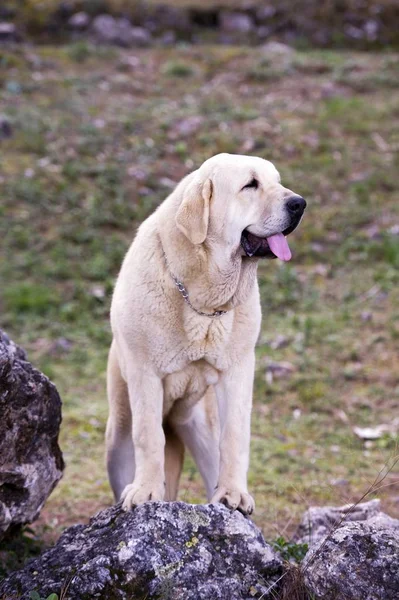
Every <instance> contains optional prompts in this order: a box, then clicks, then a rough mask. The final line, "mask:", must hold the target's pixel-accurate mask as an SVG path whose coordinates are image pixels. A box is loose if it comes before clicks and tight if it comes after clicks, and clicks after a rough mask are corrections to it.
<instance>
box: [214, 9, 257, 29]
mask: <svg viewBox="0 0 399 600" xmlns="http://www.w3.org/2000/svg"><path fill="white" fill-rule="evenodd" d="M219 19H220V28H221V30H222V31H223V32H225V33H250V32H251V31H253V30H254V27H255V23H254V20H253V18H252V17H251V16H250V15H247V14H245V13H241V12H229V11H221V12H220V16H219Z"/></svg>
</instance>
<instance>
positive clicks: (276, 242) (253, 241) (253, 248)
mask: <svg viewBox="0 0 399 600" xmlns="http://www.w3.org/2000/svg"><path fill="white" fill-rule="evenodd" d="M297 225H298V223H296V224H295V225H291V226H290V227H287V229H284V231H282V232H281V233H275V234H274V235H270V236H268V237H258V236H257V235H254V234H253V233H251V232H250V231H248V229H244V231H243V232H242V234H241V246H242V248H243V250H244V252H245V254H246V255H247V256H250V257H252V256H256V257H259V258H280V259H281V260H285V261H288V260H290V259H291V250H290V247H289V245H288V242H287V239H286V236H287V235H289V234H290V233H292V232H293V231H294V229H295V228H296V227H297Z"/></svg>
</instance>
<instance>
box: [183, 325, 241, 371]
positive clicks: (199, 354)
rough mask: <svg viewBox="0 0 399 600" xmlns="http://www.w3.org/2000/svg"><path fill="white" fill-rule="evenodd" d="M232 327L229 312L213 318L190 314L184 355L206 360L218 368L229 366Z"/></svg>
mask: <svg viewBox="0 0 399 600" xmlns="http://www.w3.org/2000/svg"><path fill="white" fill-rule="evenodd" d="M232 327H233V318H232V315H229V314H227V315H224V316H222V317H219V318H217V317H216V318H212V319H211V318H209V317H199V318H198V316H197V315H195V314H188V315H187V316H186V319H185V321H184V335H183V338H184V342H183V347H184V350H183V355H185V358H186V360H187V361H188V362H195V361H199V360H205V361H206V362H208V363H209V364H211V365H212V366H214V367H216V368H217V369H220V370H223V369H225V368H227V366H228V362H229V341H230V340H231V337H232Z"/></svg>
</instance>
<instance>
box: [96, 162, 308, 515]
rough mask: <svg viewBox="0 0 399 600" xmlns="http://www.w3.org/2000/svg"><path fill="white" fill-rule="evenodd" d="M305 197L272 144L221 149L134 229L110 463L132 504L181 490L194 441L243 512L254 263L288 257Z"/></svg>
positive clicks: (220, 489) (116, 342)
mask: <svg viewBox="0 0 399 600" xmlns="http://www.w3.org/2000/svg"><path fill="white" fill-rule="evenodd" d="M305 207H306V202H305V200H304V199H303V198H302V197H301V196H299V195H298V194H295V193H294V192H292V191H291V190H289V189H287V188H285V187H283V186H282V185H281V183H280V176H279V173H278V171H277V170H276V168H275V166H274V165H273V164H272V163H271V162H269V161H267V160H264V159H262V158H258V157H249V156H241V155H233V154H218V155H216V156H213V157H212V158H210V159H208V160H207V161H205V162H204V163H203V164H202V166H201V167H200V168H199V169H198V170H196V171H194V172H192V173H190V174H189V175H187V176H186V177H185V178H184V179H183V180H182V181H181V182H180V183H179V184H178V185H177V187H176V188H175V190H174V191H173V192H172V193H171V194H170V195H169V196H168V197H167V198H166V200H165V201H164V202H162V204H161V205H160V206H159V207H158V208H157V210H156V211H155V212H154V213H153V214H152V215H151V216H150V217H148V218H147V219H146V220H145V221H144V222H143V223H142V225H141V226H140V227H139V229H138V231H137V235H136V237H135V239H134V241H133V243H132V245H131V246H130V249H129V250H128V252H127V255H126V257H125V259H124V262H123V264H122V267H121V271H120V273H119V277H118V279H117V282H116V285H115V291H114V295H113V300H112V305H111V326H112V332H113V341H112V345H111V348H110V352H109V360H108V369H107V390H108V399H109V418H108V422H107V429H106V446H107V468H108V475H109V480H110V484H111V487H112V489H113V492H114V496H115V499H116V501H119V500H122V502H123V503H122V506H123V508H124V509H125V510H129V509H130V508H132V507H134V506H136V505H139V504H141V503H143V502H146V501H150V500H151V501H162V500H175V499H176V496H177V492H178V483H179V478H180V474H181V469H182V465H183V458H184V450H185V448H187V449H188V450H189V451H190V453H191V454H192V456H193V458H194V460H195V462H196V464H197V466H198V469H199V471H200V473H201V476H202V478H203V480H204V483H205V486H206V492H207V498H208V501H210V502H212V503H214V502H222V503H224V504H225V505H226V506H228V507H230V508H231V509H239V510H240V511H241V512H242V513H244V514H251V513H252V512H253V510H254V500H253V498H252V496H251V495H250V494H249V493H248V488H247V471H248V465H249V446H250V418H251V406H252V388H253V380H254V371H255V352H254V349H255V343H256V341H257V338H258V335H259V330H260V324H261V307H260V300H259V289H258V283H257V279H256V271H257V266H258V263H259V260H260V259H262V258H276V257H277V258H279V259H281V260H283V261H287V260H289V259H290V258H291V252H290V248H289V246H288V243H287V240H286V236H287V235H288V234H290V233H291V232H292V231H294V229H295V228H296V227H297V226H298V224H299V222H300V220H301V218H302V215H303V212H304V210H305Z"/></svg>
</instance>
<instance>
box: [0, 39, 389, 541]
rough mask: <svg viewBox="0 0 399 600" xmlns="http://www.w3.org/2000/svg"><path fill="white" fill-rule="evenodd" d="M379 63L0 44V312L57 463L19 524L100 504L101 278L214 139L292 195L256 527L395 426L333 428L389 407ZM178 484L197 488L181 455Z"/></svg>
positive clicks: (275, 272)
mask: <svg viewBox="0 0 399 600" xmlns="http://www.w3.org/2000/svg"><path fill="white" fill-rule="evenodd" d="M281 60H284V64H281V63H280V62H279V61H281ZM395 60H396V61H397V55H394V54H392V53H389V52H387V53H380V54H373V53H368V54H367V55H366V54H357V53H353V52H331V51H325V52H323V51H307V52H295V53H293V55H292V56H290V57H288V58H287V56H284V57H283V58H276V59H273V58H271V59H268V60H265V56H264V51H263V50H262V49H261V48H259V49H253V48H252V49H246V48H234V47H220V46H219V47H181V48H174V49H172V48H171V49H165V48H162V49H161V48H154V49H150V50H135V51H134V52H132V51H129V50H119V49H113V50H112V51H111V52H104V51H103V50H100V49H97V48H96V47H94V46H91V45H90V44H84V45H82V44H81V43H80V42H79V45H74V44H71V45H67V46H64V47H52V46H41V47H24V46H18V48H16V49H15V50H13V51H12V52H11V51H7V50H6V49H1V50H0V64H1V66H2V73H1V77H0V114H1V115H3V118H6V119H7V120H8V121H9V123H10V125H11V127H12V132H13V135H12V137H11V138H9V139H3V140H1V141H0V144H1V148H0V151H1V154H0V187H1V190H0V198H1V203H0V245H1V248H0V252H1V255H2V257H3V260H2V261H1V263H0V281H1V286H0V314H1V323H0V326H1V327H2V328H3V329H5V330H6V331H7V332H8V333H9V334H10V335H11V336H12V337H13V339H14V340H15V341H16V342H18V343H20V344H21V345H22V346H23V347H25V348H26V349H27V350H28V353H29V358H30V360H31V361H32V362H33V363H34V364H35V365H37V366H38V367H39V368H41V369H42V370H43V371H44V372H45V373H46V374H48V375H49V377H51V378H52V379H53V381H54V382H55V384H56V385H57V388H58V390H59V392H60V394H61V397H62V399H63V424H62V428H61V435H60V443H61V447H62V449H63V452H64V456H65V460H66V463H67V468H66V471H65V475H64V478H63V480H62V481H61V482H60V484H59V485H58V486H57V488H56V489H55V491H54V492H53V494H52V496H51V498H50V499H49V501H48V502H47V504H46V506H45V507H44V509H43V511H42V513H41V516H40V518H39V520H38V521H37V522H36V523H35V524H34V525H33V526H32V529H33V532H34V534H33V535H34V536H36V537H38V538H40V539H44V540H45V541H46V542H51V541H54V540H55V539H56V538H57V536H58V535H59V533H60V532H61V530H62V529H63V528H64V527H66V526H68V525H70V524H73V523H76V522H79V521H81V520H86V519H87V518H88V517H89V516H90V515H91V514H93V513H94V512H95V511H96V510H98V509H100V508H103V507H105V506H108V505H109V504H110V503H111V502H112V498H111V493H110V489H109V486H108V483H107V479H106V474H105V468H104V460H103V453H104V441H103V438H104V428H105V422H106V416H107V406H106V396H105V368H106V356H107V351H108V347H109V343H110V328H109V322H108V312H109V305H110V299H111V294H112V289H113V285H114V281H115V277H116V275H117V273H118V269H119V267H120V264H121V261H122V259H123V256H124V253H125V251H126V249H127V248H128V245H129V243H130V241H131V240H132V238H133V236H134V232H135V230H136V228H137V226H138V225H139V223H140V222H141V221H142V220H143V219H144V218H145V217H146V216H147V215H149V214H150V213H151V212H152V211H153V209H154V208H155V207H156V206H157V205H158V203H159V202H161V201H162V199H163V198H164V197H165V196H166V194H167V193H168V191H169V189H170V187H169V186H170V185H173V182H177V181H179V179H180V178H181V177H182V176H183V175H184V174H186V173H187V172H188V171H189V170H190V169H193V168H195V167H196V166H197V165H199V164H200V163H201V162H202V161H203V160H205V159H206V158H208V157H209V156H211V155H213V154H216V153H217V152H222V151H228V152H235V153H248V154H255V155H260V156H263V157H265V158H268V159H270V160H272V161H273V162H275V164H276V165H277V167H278V169H279V170H280V172H281V175H282V181H283V183H284V184H285V185H286V186H287V187H290V188H292V189H294V190H295V191H297V192H298V193H300V194H302V195H303V196H304V197H305V198H306V199H307V200H308V209H307V214H306V216H305V218H304V220H303V223H302V224H301V226H300V228H299V229H298V231H297V232H296V233H295V234H294V235H293V236H292V238H291V240H292V241H291V246H292V249H293V254H294V258H293V261H292V262H291V263H290V264H288V265H285V264H281V263H279V262H278V261H274V262H273V263H271V262H265V263H262V264H261V265H260V269H259V278H260V288H261V298H262V305H263V327H262V333H261V337H260V340H259V343H258V346H257V372H256V379H255V392H254V410H253V425H252V430H253V435H252V456H251V469H250V473H249V484H250V489H251V490H252V492H253V493H254V495H255V499H256V504H257V510H256V513H255V516H254V519H255V521H256V523H257V524H258V525H259V526H260V527H261V528H262V529H263V531H264V533H265V535H266V536H267V537H268V538H269V539H276V538H281V539H282V538H284V539H289V536H290V534H291V533H292V532H293V530H294V529H295V525H296V524H297V523H298V522H299V519H300V516H301V514H302V512H303V511H304V510H305V509H306V508H307V506H308V505H309V504H315V503H317V504H327V503H333V504H344V503H346V502H350V501H355V500H356V499H357V498H358V497H360V496H361V495H362V493H363V492H364V490H365V489H367V488H368V487H369V482H370V481H373V480H374V478H375V475H376V473H377V472H378V471H379V470H380V468H381V466H382V465H383V464H385V463H386V462H387V461H388V459H389V457H390V456H392V455H393V454H395V452H397V438H395V436H394V435H392V436H391V435H389V434H387V435H385V436H384V437H382V438H381V439H379V440H376V441H374V442H364V441H362V440H360V439H358V438H357V437H356V436H355V434H354V433H353V431H352V427H353V426H355V425H357V426H373V425H378V424H381V423H390V422H391V421H392V418H393V416H395V415H396V413H397V405H398V401H399V381H398V377H397V365H396V361H397V347H398V339H399V310H398V306H399V292H398V290H399V286H398V283H399V275H398V265H399V236H398V224H399V205H398V203H397V198H396V196H395V194H396V192H397V187H396V174H397V168H398V166H397V163H396V162H395V151H396V150H397V147H398V137H397V135H398V134H397V132H398V117H399V111H398V100H399V90H398V86H397V85H396V84H395V78H394V71H393V69H394V65H395ZM387 74H388V75H387ZM383 75H385V76H383ZM396 81H397V78H396ZM198 115H199V116H201V117H202V120H201V121H200V122H198V126H196V129H195V130H194V131H192V130H190V133H189V134H185V133H184V127H182V123H183V124H184V121H185V120H186V119H189V118H190V117H193V116H198ZM177 132H178V133H177ZM275 363H278V365H279V366H277V367H276V366H273V365H275ZM286 363H288V367H287V364H286ZM284 365H285V367H284ZM398 494H399V485H398V473H397V472H396V473H395V472H392V473H390V474H389V476H388V477H387V479H386V481H385V483H384V487H383V488H382V489H380V490H379V492H378V495H379V496H380V497H381V498H382V500H383V507H384V508H385V510H386V511H387V512H389V513H390V514H391V515H392V516H399V505H398V502H397V497H398ZM180 499H182V500H186V501H190V502H199V501H204V492H203V488H202V484H201V482H200V479H199V476H198V474H197V471H196V469H195V467H194V465H193V463H192V461H191V459H189V458H188V459H187V461H186V465H185V469H184V475H183V481H182V486H181V493H180Z"/></svg>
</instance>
